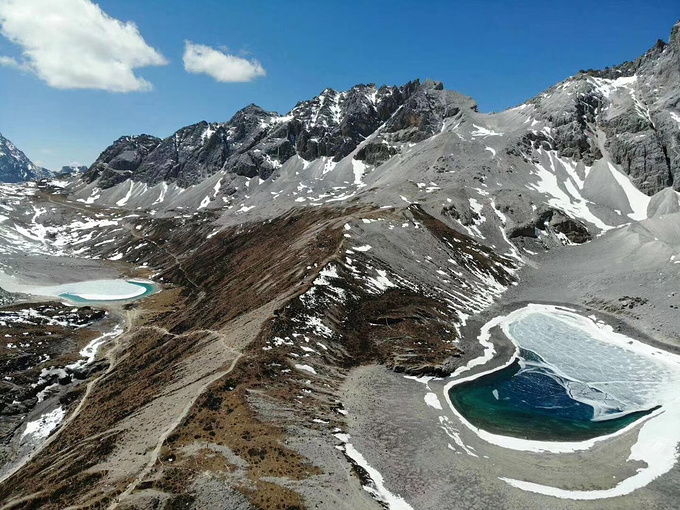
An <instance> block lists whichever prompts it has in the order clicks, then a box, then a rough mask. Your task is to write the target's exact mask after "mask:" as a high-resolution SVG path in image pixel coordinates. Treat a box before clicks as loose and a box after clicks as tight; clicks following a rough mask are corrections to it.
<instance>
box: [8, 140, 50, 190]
mask: <svg viewBox="0 0 680 510" xmlns="http://www.w3.org/2000/svg"><path fill="white" fill-rule="evenodd" d="M49 174H50V172H49V170H47V169H45V168H41V167H39V166H37V165H35V164H33V163H32V162H31V160H30V159H28V158H27V157H26V154H24V153H23V152H21V151H20V150H19V149H18V148H17V147H16V145H14V144H13V143H12V142H10V141H9V140H8V139H7V138H5V137H4V136H2V133H0V182H23V181H34V180H36V179H41V178H43V177H46V176H48V175H49Z"/></svg>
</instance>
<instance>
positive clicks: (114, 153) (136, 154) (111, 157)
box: [83, 135, 161, 188]
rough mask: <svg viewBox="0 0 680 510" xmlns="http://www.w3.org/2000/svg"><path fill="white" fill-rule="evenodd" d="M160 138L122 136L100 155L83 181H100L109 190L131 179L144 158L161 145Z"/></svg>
mask: <svg viewBox="0 0 680 510" xmlns="http://www.w3.org/2000/svg"><path fill="white" fill-rule="evenodd" d="M160 142H161V140H160V138H156V137H155V136H149V135H139V136H122V137H120V138H119V139H118V140H116V141H115V142H114V143H113V145H111V146H110V147H108V148H107V149H106V150H105V151H104V152H102V153H101V154H100V156H99V157H98V158H97V161H95V162H94V163H93V164H92V166H91V167H90V168H89V169H88V171H87V172H86V173H85V174H84V175H83V179H85V180H86V181H87V182H92V181H94V180H95V179H99V180H100V181H99V182H100V186H102V187H104V188H108V187H111V186H115V185H116V184H118V183H120V182H123V181H124V180H126V179H128V178H130V177H131V176H132V175H133V172H134V171H135V170H137V169H138V168H139V166H140V165H141V163H142V161H143V160H144V158H145V157H146V156H147V155H148V154H149V153H150V152H151V151H152V150H153V149H155V148H156V147H158V145H159V144H160Z"/></svg>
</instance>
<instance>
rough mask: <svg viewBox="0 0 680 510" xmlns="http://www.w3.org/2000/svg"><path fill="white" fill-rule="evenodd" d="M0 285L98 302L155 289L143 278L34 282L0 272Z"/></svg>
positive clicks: (124, 298)
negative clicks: (36, 283) (60, 282)
mask: <svg viewBox="0 0 680 510" xmlns="http://www.w3.org/2000/svg"><path fill="white" fill-rule="evenodd" d="M0 287H2V288H3V289H5V290H7V291H9V292H19V293H22V294H30V295H32V296H45V297H57V298H64V299H67V300H69V301H71V302H74V303H102V302H110V301H127V300H131V299H141V298H143V297H145V296H148V295H149V294H152V293H153V292H154V291H155V290H156V285H155V284H154V283H153V282H151V281H147V280H136V279H135V280H123V279H102V280H87V281H82V282H72V283H65V284H61V285H35V284H27V283H23V282H21V281H19V280H17V279H16V278H14V277H12V276H9V275H6V274H4V273H2V272H0Z"/></svg>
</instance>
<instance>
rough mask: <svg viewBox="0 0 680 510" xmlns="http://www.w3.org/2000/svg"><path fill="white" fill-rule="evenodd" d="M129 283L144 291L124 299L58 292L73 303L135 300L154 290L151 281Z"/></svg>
mask: <svg viewBox="0 0 680 510" xmlns="http://www.w3.org/2000/svg"><path fill="white" fill-rule="evenodd" d="M127 283H129V284H130V285H137V286H138V287H142V288H143V289H144V293H143V294H140V295H139V296H135V297H132V298H124V299H85V298H82V297H80V296H78V295H77V294H73V293H70V292H65V293H63V294H59V296H60V297H63V298H66V299H68V300H69V301H73V302H75V303H103V302H115V301H136V300H138V299H142V298H144V297H146V296H148V295H150V294H153V292H154V291H155V290H156V287H155V285H153V284H151V283H145V282H135V281H130V280H129V281H128V282H127Z"/></svg>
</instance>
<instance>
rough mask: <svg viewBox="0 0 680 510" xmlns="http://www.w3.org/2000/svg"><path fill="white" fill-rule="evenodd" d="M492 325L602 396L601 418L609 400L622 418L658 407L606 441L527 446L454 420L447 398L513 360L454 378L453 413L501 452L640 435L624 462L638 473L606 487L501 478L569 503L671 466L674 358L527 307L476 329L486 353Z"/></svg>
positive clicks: (604, 329) (625, 487)
mask: <svg viewBox="0 0 680 510" xmlns="http://www.w3.org/2000/svg"><path fill="white" fill-rule="evenodd" d="M496 326H500V327H501V328H502V330H503V332H504V333H505V334H506V335H507V336H508V338H510V339H511V340H512V341H513V343H514V344H515V345H516V346H517V347H518V348H520V347H521V348H524V349H530V350H533V351H534V352H536V353H537V354H538V355H539V356H541V357H542V358H543V360H544V361H545V362H546V363H549V364H550V365H551V367H552V368H553V369H554V370H556V371H558V372H560V373H561V374H564V375H567V376H569V377H570V378H572V379H573V380H574V381H580V382H582V383H587V385H589V386H591V387H592V388H595V389H598V390H600V391H602V392H604V393H605V394H606V395H608V399H609V401H608V402H607V403H605V404H606V405H605V404H603V402H602V401H601V400H597V401H594V402H589V403H590V404H591V405H592V404H596V405H598V404H599V410H600V413H601V414H600V417H613V415H612V414H609V416H605V415H606V413H607V412H611V411H612V409H613V408H614V407H612V406H611V405H610V404H611V403H614V402H615V403H616V405H621V406H623V411H624V412H626V411H627V412H630V411H633V410H639V409H651V408H653V407H655V406H661V407H660V408H659V409H657V410H656V411H654V412H653V413H651V414H650V415H648V416H647V417H645V418H643V419H641V420H638V421H636V422H634V423H632V424H630V425H629V426H627V427H625V428H623V429H621V430H619V431H617V432H615V433H613V434H610V435H607V436H601V437H597V438H593V439H589V440H587V441H581V442H559V441H554V442H553V441H532V440H525V439H521V438H516V437H508V436H501V435H498V434H492V433H489V432H487V431H485V430H482V429H478V428H476V427H474V426H473V425H472V424H471V423H470V422H468V421H467V420H466V419H465V418H464V417H463V416H462V415H460V413H459V412H458V411H457V410H456V408H455V407H454V406H453V404H452V403H451V400H450V398H449V397H448V390H449V389H450V388H451V387H452V386H454V385H456V384H460V383H462V382H465V381H469V380H472V379H476V378H478V377H482V376H484V375H487V374H489V373H492V372H495V371H497V370H501V369H502V368H505V367H507V366H508V365H509V364H510V363H512V362H513V361H514V359H516V356H517V355H516V354H515V356H513V357H512V358H511V359H510V360H508V362H507V363H505V364H504V365H502V366H500V367H494V368H492V369H490V370H487V371H485V372H482V373H477V374H474V375H472V376H468V377H463V378H456V379H455V380H453V381H451V382H450V383H449V384H447V385H446V387H445V391H444V394H445V396H446V399H447V403H448V404H449V407H450V409H451V411H452V412H453V414H454V415H456V416H457V417H458V418H459V419H460V421H461V422H462V423H463V424H464V425H465V426H466V427H467V428H469V429H470V430H472V431H473V432H475V433H476V434H477V435H478V436H479V437H480V438H481V439H483V440H484V441H487V442H489V443H491V444H494V445H497V446H500V447H503V448H509V449H514V450H520V451H529V452H543V453H549V454H560V453H571V452H575V451H583V450H588V449H591V448H592V447H593V446H594V445H595V444H599V443H602V442H604V441H606V440H608V439H609V438H611V437H614V436H618V435H621V434H624V433H627V432H628V431H631V430H632V429H639V431H638V432H637V437H636V442H635V444H634V445H633V446H632V447H631V450H630V455H629V457H628V461H629V462H640V463H642V465H643V466H644V467H640V468H638V469H637V470H636V473H635V474H634V475H633V476H630V477H628V478H625V479H623V480H620V481H618V482H616V483H615V484H614V485H613V486H612V487H609V488H603V489H596V490H570V489H562V488H559V487H551V486H547V485H541V484H537V483H533V482H531V481H525V480H515V479H512V478H501V479H502V480H504V481H505V482H507V483H509V484H510V485H512V486H514V487H518V488H521V489H523V490H527V491H531V492H536V493H540V494H546V495H550V496H555V497H559V498H564V499H573V500H597V499H603V498H611V497H616V496H621V495H625V494H629V493H631V492H633V491H635V490H637V489H639V488H641V487H644V486H646V485H647V484H649V483H650V482H652V481H653V480H654V479H656V478H658V477H659V476H661V475H663V474H665V473H667V472H668V471H670V470H671V469H672V468H673V466H674V465H675V464H676V462H677V459H678V449H677V447H678V444H680V427H678V424H679V423H680V395H679V394H678V392H677V388H678V387H680V356H677V355H675V354H671V353H669V352H666V351H662V350H660V349H657V348H655V347H652V346H650V345H648V344H645V343H642V342H640V341H637V340H634V339H632V338H629V337H627V336H625V335H622V334H620V333H616V332H615V331H614V329H613V328H612V327H611V326H608V325H605V324H603V323H601V322H596V321H594V320H593V319H592V318H588V317H583V316H581V315H578V314H577V313H574V312H572V311H567V310H565V309H563V308H559V307H555V306H550V305H536V304H531V305H528V306H526V307H524V308H521V309H519V310H515V311H514V312H512V313H511V314H509V315H507V316H500V317H495V318H493V319H492V320H491V321H489V322H488V323H487V324H485V325H484V326H483V327H482V330H481V333H480V337H479V339H480V342H482V344H483V345H485V346H486V347H488V346H487V344H488V342H489V332H490V330H491V329H492V328H493V327H496ZM491 353H493V350H492V351H491ZM488 354H489V353H487V352H485V355H483V356H480V357H479V358H475V359H473V360H472V361H471V362H470V363H468V365H467V366H465V367H461V368H459V369H458V370H457V371H456V373H455V374H454V376H455V375H458V374H459V373H461V372H464V371H465V370H469V369H470V368H471V367H472V366H474V365H479V364H484V363H486V362H487V361H488V360H489V359H490V356H489V355H488ZM593 396H594V393H592V394H591V393H588V392H586V393H585V394H582V395H581V394H574V397H575V398H577V399H579V398H587V399H591V398H592V397H593ZM603 413H604V414H603Z"/></svg>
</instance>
